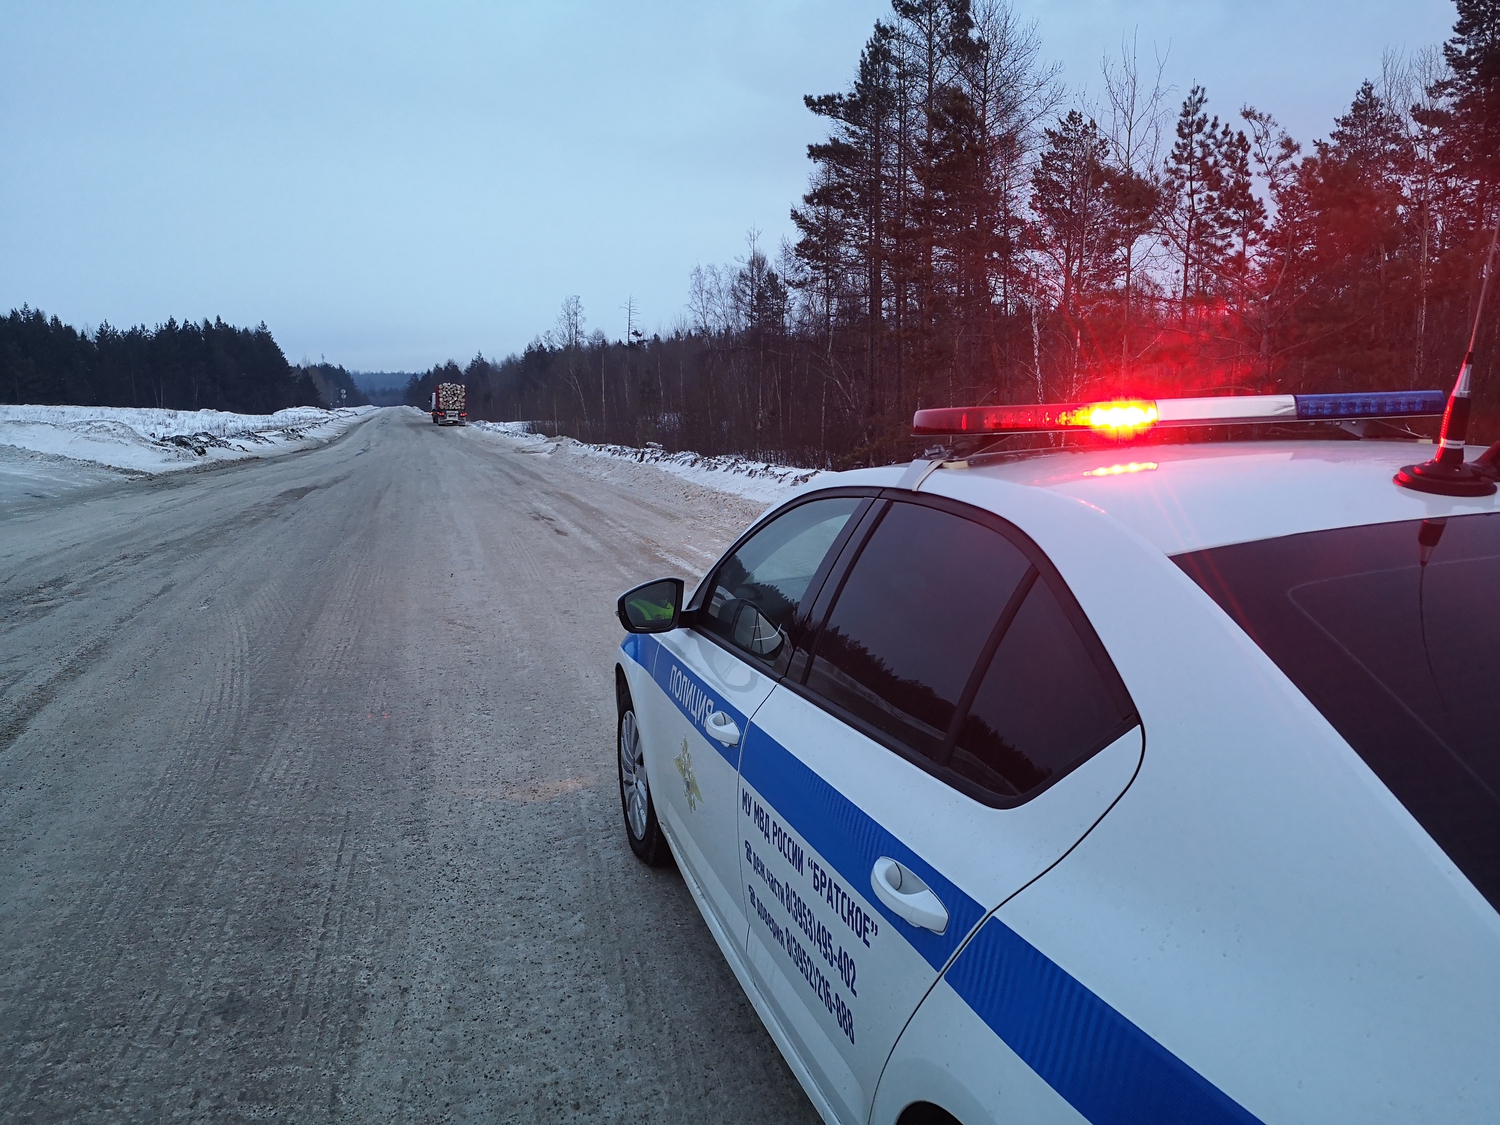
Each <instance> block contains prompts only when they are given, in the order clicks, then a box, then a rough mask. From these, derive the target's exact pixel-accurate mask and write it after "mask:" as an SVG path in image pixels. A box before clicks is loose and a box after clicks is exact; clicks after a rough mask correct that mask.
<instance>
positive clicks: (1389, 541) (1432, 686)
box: [1175, 514, 1500, 909]
mask: <svg viewBox="0 0 1500 1125" xmlns="http://www.w3.org/2000/svg"><path fill="white" fill-rule="evenodd" d="M1175 561H1176V562H1177V564H1178V565H1179V566H1180V567H1181V568H1182V569H1183V570H1184V571H1185V572H1186V573H1187V574H1188V575H1189V576H1190V577H1191V578H1192V579H1193V580H1194V581H1195V582H1197V583H1198V585H1199V586H1201V587H1202V588H1203V589H1204V591H1205V592H1207V593H1208V595H1209V596H1210V597H1212V598H1213V599H1214V601H1216V602H1218V604H1219V605H1220V606H1221V607H1223V609H1224V611H1225V612H1226V613H1228V614H1229V616H1230V617H1232V618H1233V619H1234V620H1235V621H1236V622H1237V623H1238V624H1239V625H1240V627H1241V628H1243V629H1244V630H1245V632H1246V633H1248V634H1249V635H1250V637H1251V638H1252V639H1253V640H1254V641H1255V643H1256V644H1258V645H1259V646H1260V647H1261V649H1262V650H1263V651H1264V652H1265V653H1266V655H1267V656H1269V657H1270V658H1271V659H1272V660H1273V661H1275V662H1276V664H1277V665H1278V666H1279V667H1280V668H1281V670H1282V671H1283V672H1285V673H1286V675H1287V676H1288V677H1289V678H1290V679H1291V680H1292V682H1293V683H1294V684H1296V685H1297V687H1298V688H1299V689H1300V690H1301V691H1302V693H1303V694H1304V695H1305V696H1307V698H1308V700H1309V701H1311V702H1312V704H1313V706H1315V707H1317V708H1318V710H1319V711H1321V712H1322V713H1323V715H1324V716H1325V717H1326V718H1327V719H1328V721H1329V722H1330V723H1331V724H1332V725H1333V726H1334V728H1335V729H1336V730H1337V731H1338V732H1339V734H1341V735H1342V736H1343V737H1344V739H1345V740H1346V741H1347V742H1348V743H1349V745H1350V746H1351V747H1353V748H1354V751H1355V752H1356V753H1357V754H1359V756H1360V757H1361V758H1363V759H1364V760H1365V762H1367V763H1368V764H1369V766H1370V768H1371V769H1372V770H1374V771H1375V773H1376V774H1377V775H1378V776H1379V777H1380V779H1381V780H1382V781H1383V782H1385V784H1386V786H1387V787H1388V788H1389V789H1390V790H1391V792H1392V793H1394V794H1395V795H1396V797H1397V799H1399V800H1400V801H1401V803H1402V804H1403V805H1405V806H1406V808H1407V809H1408V810H1409V811H1410V812H1411V814H1412V815H1413V816H1414V817H1416V819H1417V820H1418V821H1419V822H1420V823H1421V825H1422V827H1423V828H1425V829H1426V830H1427V832H1428V834H1429V835H1431V836H1432V838H1433V839H1434V840H1436V841H1437V843H1438V845H1439V846H1440V847H1442V848H1443V850H1444V851H1446V852H1447V853H1448V856H1449V857H1450V858H1451V859H1452V860H1453V862H1454V863H1455V864H1457V866H1458V867H1459V869H1460V870H1461V871H1463V873H1464V874H1465V875H1467V876H1468V877H1469V879H1470V881H1471V882H1473V884H1474V885H1475V887H1477V888H1478V889H1479V891H1480V893H1481V894H1483V895H1484V896H1485V898H1487V899H1488V900H1489V902H1490V904H1491V905H1492V906H1495V907H1496V908H1497V909H1500V690H1497V684H1496V664H1495V661H1494V652H1495V646H1496V643H1497V640H1500V514H1485V515H1469V516H1457V517H1453V518H1450V519H1447V520H1413V521H1408V522H1401V523H1388V524H1377V525H1375V526H1371V527H1349V528H1338V529H1336V530H1332V531H1316V532H1310V533H1308V534H1304V535H1290V536H1286V537H1284V538H1280V539H1267V540H1261V541H1259V542H1255V543H1242V544H1236V545H1234V546H1229V547H1216V548H1214V549H1212V550H1208V551H1195V552H1192V553H1190V554H1185V555H1179V556H1177V557H1176V559H1175Z"/></svg>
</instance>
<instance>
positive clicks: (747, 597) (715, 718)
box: [646, 494, 868, 948]
mask: <svg viewBox="0 0 1500 1125" xmlns="http://www.w3.org/2000/svg"><path fill="white" fill-rule="evenodd" d="M865 504H868V500H867V499H866V498H864V497H862V496H858V495H847V494H846V495H837V496H824V497H815V498H812V499H808V500H806V501H803V502H800V503H794V504H792V505H791V506H789V507H788V508H787V509H786V510H785V511H783V512H779V513H777V514H776V515H775V516H774V517H772V518H771V519H769V520H767V521H765V522H763V523H762V524H760V525H759V526H758V527H756V528H755V529H754V530H753V531H752V532H751V533H750V534H749V535H748V536H747V537H746V538H744V539H743V540H742V541H741V542H740V543H738V544H736V545H735V547H734V548H733V549H731V551H730V552H729V553H728V554H727V555H726V556H725V558H724V559H723V560H722V561H721V562H720V563H719V564H718V565H717V566H716V567H715V568H714V570H713V571H712V572H711V573H710V574H709V576H708V578H706V579H705V580H704V583H703V586H702V587H701V588H700V589H699V591H698V593H697V595H695V597H694V599H693V603H692V604H691V605H690V607H689V608H690V611H689V614H688V616H687V619H688V621H689V622H690V624H691V627H689V628H683V629H675V630H673V631H671V632H669V633H662V634H659V635H658V636H657V640H658V642H659V644H660V648H659V650H658V652H657V654H656V658H655V661H654V664H653V666H652V677H653V679H654V680H655V681H656V683H657V685H658V686H659V687H660V689H661V690H660V692H659V694H658V697H657V699H656V701H655V704H654V712H655V713H654V714H653V715H652V716H651V717H650V727H649V730H648V734H649V741H648V744H647V749H646V753H647V762H646V767H647V776H648V777H649V778H650V779H651V789H652V793H653V794H654V795H655V801H656V807H657V815H658V816H659V817H661V818H662V821H663V824H664V826H665V827H666V830H667V833H668V836H669V838H670V839H671V840H672V842H673V844H674V845H675V846H676V849H677V852H678V857H679V859H680V860H681V861H682V864H683V866H684V868H685V869H686V870H685V872H684V874H685V875H686V876H687V877H688V878H689V879H691V880H692V881H693V884H694V886H695V888H696V890H697V891H698V892H699V897H700V900H701V902H702V904H703V905H704V906H705V907H706V908H707V910H708V911H709V912H711V914H712V918H711V919H710V921H711V922H717V924H718V925H719V926H721V927H722V928H723V933H724V935H725V936H727V937H728V939H729V940H730V942H731V943H732V944H733V945H734V946H735V947H736V948H739V947H740V946H741V945H742V943H743V940H744V932H745V909H744V894H743V892H742V890H741V886H740V871H739V859H738V845H739V839H738V835H737V833H736V830H735V809H736V807H737V805H738V778H739V764H740V749H741V743H742V741H743V736H744V733H745V731H747V730H748V729H749V725H750V716H751V715H753V714H754V713H755V711H756V709H757V708H758V707H759V706H760V705H761V703H762V702H763V701H764V700H765V698H766V696H767V695H769V694H770V692H771V689H772V687H774V686H775V683H776V680H777V678H778V677H779V676H780V675H781V673H782V671H784V670H785V668H786V666H787V663H788V660H789V658H790V654H791V651H792V648H793V645H792V643H791V641H790V636H791V633H792V632H793V630H795V629H796V628H797V614H798V610H799V608H801V606H802V601H803V597H804V594H805V593H806V591H807V590H808V588H809V587H810V586H812V584H813V583H814V581H815V579H816V578H817V576H818V573H819V568H820V567H822V566H823V565H824V560H825V558H826V557H827V556H828V555H829V554H830V548H831V547H833V546H834V545H835V544H836V543H837V542H839V540H840V536H841V535H842V534H843V533H844V532H845V529H846V525H848V523H849V521H850V518H851V517H852V516H853V515H854V513H855V512H856V511H857V510H858V509H859V508H860V507H861V505H865Z"/></svg>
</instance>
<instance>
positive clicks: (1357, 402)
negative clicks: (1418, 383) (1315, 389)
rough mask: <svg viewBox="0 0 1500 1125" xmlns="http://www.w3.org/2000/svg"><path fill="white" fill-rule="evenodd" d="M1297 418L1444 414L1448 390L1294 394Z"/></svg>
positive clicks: (1306, 419)
mask: <svg viewBox="0 0 1500 1125" xmlns="http://www.w3.org/2000/svg"><path fill="white" fill-rule="evenodd" d="M1292 397H1293V398H1295V399H1296V400H1297V418H1298V419H1299V420H1300V421H1312V420H1314V419H1318V418H1402V417H1407V418H1410V417H1415V416H1417V415H1423V414H1441V413H1442V412H1443V411H1444V410H1445V409H1446V408H1447V406H1448V392H1447V391H1375V392H1369V393H1361V394H1347V395H1293V396H1292Z"/></svg>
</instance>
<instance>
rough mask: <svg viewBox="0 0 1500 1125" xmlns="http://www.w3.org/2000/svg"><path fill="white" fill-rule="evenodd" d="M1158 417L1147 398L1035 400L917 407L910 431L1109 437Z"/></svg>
mask: <svg viewBox="0 0 1500 1125" xmlns="http://www.w3.org/2000/svg"><path fill="white" fill-rule="evenodd" d="M1159 417H1160V414H1159V412H1158V411H1157V409H1156V403H1154V402H1151V401H1149V400H1144V399H1128V400H1120V401H1116V402H1069V403H1039V404H1037V405H1036V406H958V407H945V408H939V409H934V410H918V411H917V413H916V416H915V417H914V418H913V419H912V427H911V432H912V433H913V434H914V435H917V436H926V435H936V434H960V435H962V434H1023V433H1040V432H1044V431H1048V430H1094V431H1096V432H1098V433H1106V434H1109V435H1110V436H1111V437H1130V436H1131V435H1132V434H1134V433H1137V432H1138V431H1140V430H1145V429H1149V428H1150V427H1151V426H1153V425H1154V424H1155V423H1156V421H1157V419H1158V418H1159Z"/></svg>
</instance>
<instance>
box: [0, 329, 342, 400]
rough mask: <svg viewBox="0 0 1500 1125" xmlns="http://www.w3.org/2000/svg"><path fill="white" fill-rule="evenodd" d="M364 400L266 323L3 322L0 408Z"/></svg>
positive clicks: (336, 372)
mask: <svg viewBox="0 0 1500 1125" xmlns="http://www.w3.org/2000/svg"><path fill="white" fill-rule="evenodd" d="M365 401H366V399H365V397H364V395H362V394H361V393H360V391H359V389H358V388H357V387H356V386H355V385H354V381H353V380H352V379H351V378H350V376H349V373H348V372H347V371H345V370H344V369H343V368H342V367H335V366H333V365H331V364H310V365H307V366H305V367H294V366H292V365H291V364H289V363H288V362H287V360H286V356H285V355H283V354H282V351H281V348H280V347H279V346H278V345H277V343H276V341H275V339H274V338H273V337H272V336H271V332H270V330H269V329H268V328H267V327H266V326H265V325H264V324H261V325H260V326H259V327H257V328H236V327H234V326H233V325H229V324H225V323H224V322H223V321H222V320H218V319H215V320H214V321H212V322H210V321H208V320H206V319H205V320H203V321H202V322H201V323H194V322H192V321H184V322H182V323H180V324H179V323H178V322H177V321H176V320H169V321H167V323H165V324H160V325H157V326H156V327H155V328H154V329H153V328H147V327H145V326H144V325H140V326H137V327H134V328H128V329H124V330H121V329H118V328H114V327H112V326H111V325H109V324H107V323H106V324H101V325H100V326H99V328H98V330H97V331H95V332H91V333H89V332H80V331H78V330H77V329H75V328H73V327H71V326H69V325H66V324H63V323H62V322H61V321H60V320H58V318H57V317H55V316H54V317H48V316H47V315H46V314H44V313H43V312H41V311H40V310H38V309H32V308H29V307H28V308H21V309H13V310H11V312H10V314H9V315H8V316H6V317H4V318H3V319H0V402H9V403H36V404H41V405H77V406H142V407H159V408H165V409H171V410H203V409H212V410H227V411H234V412H238V413H243V414H271V413H274V412H275V411H277V410H281V409H283V408H285V407H288V406H329V407H332V406H358V405H362V404H364V403H365Z"/></svg>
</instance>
